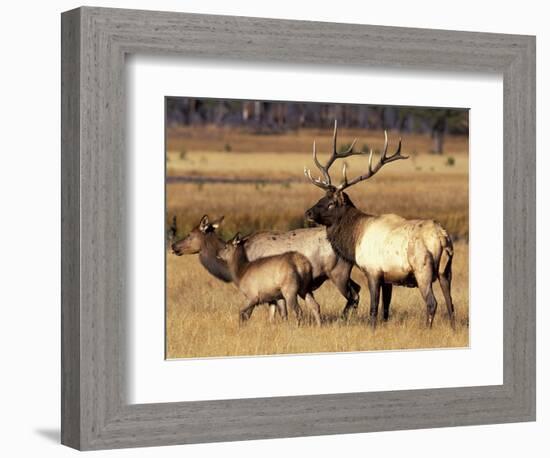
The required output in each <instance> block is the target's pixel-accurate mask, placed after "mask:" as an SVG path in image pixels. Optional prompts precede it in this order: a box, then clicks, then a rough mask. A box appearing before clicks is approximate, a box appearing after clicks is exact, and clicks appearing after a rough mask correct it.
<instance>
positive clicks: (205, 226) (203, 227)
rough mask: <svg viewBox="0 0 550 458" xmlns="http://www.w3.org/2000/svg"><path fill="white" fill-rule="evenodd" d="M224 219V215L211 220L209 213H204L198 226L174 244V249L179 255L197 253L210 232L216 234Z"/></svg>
mask: <svg viewBox="0 0 550 458" xmlns="http://www.w3.org/2000/svg"><path fill="white" fill-rule="evenodd" d="M222 221H223V216H222V217H221V218H218V219H217V220H215V221H210V220H209V219H208V215H204V216H203V217H202V218H201V221H200V223H199V224H198V226H196V227H195V228H193V230H192V231H191V232H190V233H189V234H188V235H187V237H185V238H183V239H182V240H180V241H178V242H175V243H173V244H172V251H173V252H174V254H175V255H177V256H181V255H183V254H197V253H198V252H200V251H201V248H202V246H203V244H204V241H205V239H206V237H207V236H208V235H209V234H214V233H215V232H216V229H217V228H218V227H219V226H220V224H221V223H222Z"/></svg>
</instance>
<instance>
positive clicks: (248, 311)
mask: <svg viewBox="0 0 550 458" xmlns="http://www.w3.org/2000/svg"><path fill="white" fill-rule="evenodd" d="M254 307H256V302H249V303H248V304H247V305H246V307H243V308H242V309H241V311H240V312H239V323H240V324H243V323H245V322H246V321H248V320H249V319H250V315H252V311H253V310H254Z"/></svg>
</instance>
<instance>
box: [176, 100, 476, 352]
mask: <svg viewBox="0 0 550 458" xmlns="http://www.w3.org/2000/svg"><path fill="white" fill-rule="evenodd" d="M165 106H166V113H165V123H166V124H165V125H166V152H165V154H166V199H165V202H166V213H165V214H166V245H165V251H166V258H165V259H166V358H168V359H177V358H205V357H227V356H262V355H276V354H307V353H327V352H351V351H353V352H357V351H373V350H405V349H409V350H410V349H428V348H455V347H467V346H468V345H469V185H468V183H469V146H468V145H469V111H468V110H467V109H454V108H430V107H408V106H378V105H357V104H332V103H317V102H301V101H296V102H288V101H285V102H278V101H266V100H230V99H208V98H192V97H166V99H165Z"/></svg>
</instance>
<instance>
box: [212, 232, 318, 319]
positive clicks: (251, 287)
mask: <svg viewBox="0 0 550 458" xmlns="http://www.w3.org/2000/svg"><path fill="white" fill-rule="evenodd" d="M218 257H219V258H220V259H221V260H223V261H225V262H226V263H227V265H228V267H229V271H230V273H231V277H232V280H233V282H234V283H235V284H236V285H237V287H238V288H239V290H240V291H241V292H242V293H243V294H244V296H245V297H246V298H247V304H246V306H245V307H244V308H242V309H241V311H240V314H239V319H240V322H241V323H243V322H244V321H247V320H248V319H249V318H250V315H251V313H252V311H253V310H254V307H256V306H257V305H259V304H262V303H266V302H267V303H272V302H275V301H278V300H284V301H285V303H286V305H287V307H290V308H292V309H293V310H294V311H295V313H296V316H297V318H298V321H300V318H301V310H300V308H299V305H298V296H300V297H301V298H302V299H304V300H305V302H306V305H307V306H308V307H309V308H310V309H311V312H312V314H313V317H314V318H315V322H316V323H317V325H318V326H320V325H321V315H320V310H319V304H318V303H317V302H316V301H315V298H314V297H313V293H312V290H313V275H312V271H313V269H312V266H311V263H310V262H309V260H308V259H307V258H306V257H305V256H304V255H302V254H300V253H297V252H296V251H291V252H287V253H283V254H278V255H273V256H267V257H264V258H260V259H256V260H255V261H249V260H248V258H247V256H246V251H245V248H244V243H243V239H242V238H241V236H240V234H239V233H237V235H235V237H234V238H233V239H232V240H230V241H229V242H227V243H226V244H225V246H224V248H222V249H221V250H220V252H219V254H218ZM280 312H281V314H284V316H286V308H285V309H284V310H280Z"/></svg>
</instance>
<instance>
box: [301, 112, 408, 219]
mask: <svg viewBox="0 0 550 458" xmlns="http://www.w3.org/2000/svg"><path fill="white" fill-rule="evenodd" d="M337 133H338V125H337V123H336V121H334V134H333V137H332V154H331V155H330V157H329V159H328V161H327V163H326V164H325V165H322V164H321V163H320V162H319V160H318V159H317V150H316V148H315V142H313V162H314V163H315V165H316V166H317V168H318V169H319V171H320V172H321V174H322V177H320V178H313V177H312V176H311V171H310V170H309V169H306V168H304V174H305V175H306V177H308V178H309V180H310V181H311V182H312V183H313V184H314V185H315V186H318V187H319V188H321V189H322V190H323V191H325V196H324V197H322V198H321V199H320V200H319V201H318V202H317V203H316V204H315V205H314V206H313V207H311V208H310V209H309V210H307V211H306V212H305V217H306V219H307V220H308V221H309V222H314V223H317V224H322V225H323V226H327V227H330V226H332V225H334V224H336V223H337V222H338V221H340V219H341V218H342V216H343V215H344V214H345V212H346V211H347V209H348V208H351V207H355V206H354V205H353V202H352V201H351V199H350V198H349V196H348V195H347V194H346V193H345V192H344V190H345V189H347V188H349V187H350V186H353V185H354V184H357V183H359V182H360V181H364V180H368V179H369V178H370V177H372V176H373V175H374V174H375V173H376V172H378V171H379V170H380V169H381V168H382V167H383V166H384V165H385V164H388V163H389V162H393V161H397V160H399V159H407V158H408V156H402V155H401V139H399V145H398V146H397V150H396V152H395V153H394V154H392V155H391V156H387V152H388V134H387V132H386V131H384V150H383V152H382V154H381V156H380V161H379V162H378V163H377V164H376V165H375V166H373V165H372V154H373V151H372V149H371V150H370V152H369V167H368V170H367V171H366V173H365V174H363V175H360V176H358V177H356V178H354V179H353V180H349V181H348V177H347V174H346V163H345V162H344V166H343V167H342V182H341V183H340V184H339V185H338V186H335V185H333V184H332V181H331V177H330V175H329V172H328V171H329V168H330V166H331V165H332V164H333V163H334V161H335V160H336V159H342V158H346V157H349V156H353V155H362V154H365V153H363V152H362V151H357V152H356V151H353V147H354V146H355V143H356V141H357V139H355V140H353V142H352V144H351V146H350V147H349V148H348V149H347V150H345V151H341V152H338V151H337V149H336V138H337Z"/></svg>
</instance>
